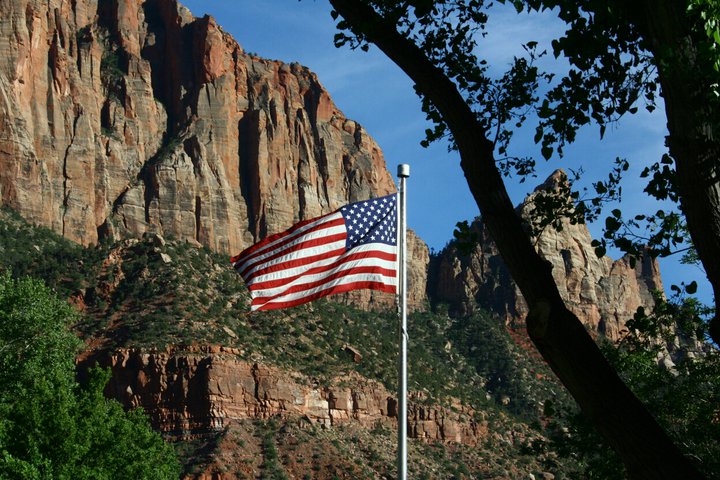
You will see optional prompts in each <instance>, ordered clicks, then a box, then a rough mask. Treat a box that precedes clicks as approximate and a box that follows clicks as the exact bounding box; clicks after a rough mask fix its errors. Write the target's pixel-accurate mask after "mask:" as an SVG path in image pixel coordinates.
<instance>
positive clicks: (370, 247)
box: [248, 243, 397, 286]
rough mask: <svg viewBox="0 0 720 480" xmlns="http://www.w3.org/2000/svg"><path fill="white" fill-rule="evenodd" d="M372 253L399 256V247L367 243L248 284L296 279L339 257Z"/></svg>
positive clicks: (264, 276) (253, 280)
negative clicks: (284, 278)
mask: <svg viewBox="0 0 720 480" xmlns="http://www.w3.org/2000/svg"><path fill="white" fill-rule="evenodd" d="M372 251H380V252H384V253H387V254H390V255H397V247H396V246H394V245H387V244H385V243H367V244H364V245H358V246H357V247H355V248H352V249H350V250H348V251H347V252H345V253H343V254H341V255H339V256H338V257H330V258H326V259H322V260H318V261H317V262H313V263H309V264H307V265H301V266H299V267H294V268H287V269H285V270H279V271H277V272H271V273H266V274H263V275H258V276H257V277H256V278H253V279H252V280H250V283H248V286H250V285H252V284H253V283H255V282H264V281H267V280H276V279H278V278H282V277H294V276H295V275H299V274H301V273H302V272H305V271H307V270H309V269H311V268H315V267H322V266H324V265H329V264H331V263H333V262H336V261H337V260H338V258H339V257H346V256H348V255H351V254H355V253H362V252H372ZM378 260H379V259H378ZM393 263H394V264H397V262H393ZM395 267H396V265H394V266H393V267H392V268H395Z"/></svg>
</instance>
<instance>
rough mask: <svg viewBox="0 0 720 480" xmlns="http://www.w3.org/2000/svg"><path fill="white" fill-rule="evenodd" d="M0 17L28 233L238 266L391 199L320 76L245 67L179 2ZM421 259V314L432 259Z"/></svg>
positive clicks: (9, 140)
mask: <svg viewBox="0 0 720 480" xmlns="http://www.w3.org/2000/svg"><path fill="white" fill-rule="evenodd" d="M0 9H1V11H2V12H4V15H6V16H7V19H6V20H5V21H3V22H0V99H1V100H2V101H1V102H0V202H1V203H2V205H6V206H9V207H11V208H13V209H14V210H16V211H18V212H20V213H21V214H22V215H23V216H24V217H25V218H26V219H28V220H29V221H31V222H33V223H37V224H40V225H43V226H47V227H49V228H51V229H53V230H55V231H56V232H58V233H60V234H62V235H63V236H65V237H67V238H69V239H72V240H74V241H77V242H79V243H81V244H84V245H89V244H94V243H97V242H98V241H100V240H102V239H103V238H115V239H116V238H130V237H136V238H137V237H140V236H142V234H143V233H146V232H150V233H157V234H161V235H166V236H171V237H174V238H178V239H186V240H190V241H193V242H199V243H201V244H203V245H206V246H208V247H210V248H212V249H213V250H216V251H219V252H224V253H227V254H235V253H238V252H239V251H240V250H242V249H243V248H245V247H247V246H249V245H251V244H253V243H255V242H256V241H258V240H260V239H261V238H263V237H265V236H267V235H269V234H272V233H275V232H278V231H282V230H285V229H286V228H288V227H290V226H291V225H292V224H294V223H296V222H298V221H300V220H304V219H307V218H312V217H314V216H317V215H320V214H324V213H328V212H331V211H333V210H335V209H337V208H338V207H340V206H341V205H343V204H346V203H348V202H353V201H358V200H363V199H367V198H372V197H375V196H381V195H386V194H388V193H391V192H393V191H395V184H394V182H393V179H392V177H391V175H390V173H389V172H388V170H387V168H386V166H385V159H384V158H383V154H382V151H381V150H380V148H379V147H378V145H377V144H376V143H375V141H374V140H373V139H372V138H371V137H370V136H369V135H368V134H367V132H366V131H365V130H364V129H363V128H362V126H360V125H359V124H358V123H356V122H354V121H352V120H349V119H347V118H345V116H344V115H343V114H342V112H341V111H340V110H339V109H338V108H337V106H336V105H335V104H334V103H333V101H332V99H331V98H330V96H329V95H328V93H327V91H326V90H325V89H324V88H323V87H322V85H321V84H320V82H319V81H318V78H317V76H316V75H315V74H314V73H312V72H311V71H310V70H308V69H307V68H306V67H303V66H301V65H299V64H296V63H293V64H286V63H283V62H279V61H270V60H265V59H262V58H258V57H256V56H254V55H249V54H246V53H245V52H244V51H243V49H242V47H240V45H238V43H237V42H236V41H235V40H234V39H233V38H232V37H231V36H230V35H228V34H227V33H225V32H224V31H223V30H222V28H221V27H220V26H219V25H218V24H217V23H216V22H215V20H214V19H212V18H211V17H205V18H194V17H193V16H192V14H191V13H190V12H189V11H188V10H187V9H186V8H185V7H183V6H182V5H180V4H179V3H177V2H176V1H174V0H108V1H101V2H99V1H97V0H94V1H93V0H77V1H73V2H65V1H62V0H1V1H0ZM413 245H415V247H416V248H414V249H412V250H411V252H415V256H411V262H412V261H415V263H416V264H417V265H416V267H415V268H412V267H411V272H412V275H411V278H410V282H411V286H412V287H411V288H412V291H413V293H412V294H411V297H412V299H411V302H414V303H412V305H414V306H420V305H421V304H422V301H423V300H424V298H425V273H424V268H425V265H426V264H427V255H428V254H427V247H425V246H424V244H422V242H421V241H416V242H415V243H414V244H413ZM413 299H414V300H413ZM356 301H361V302H366V304H373V305H374V304H378V305H387V304H389V303H391V302H392V299H388V298H382V297H381V296H378V295H377V294H376V295H372V294H365V295H364V296H361V298H360V299H359V300H356Z"/></svg>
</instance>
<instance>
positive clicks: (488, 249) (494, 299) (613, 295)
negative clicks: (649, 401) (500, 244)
mask: <svg viewBox="0 0 720 480" xmlns="http://www.w3.org/2000/svg"><path fill="white" fill-rule="evenodd" d="M560 176H561V172H555V173H554V174H553V175H552V176H551V177H550V178H549V179H548V180H547V181H546V182H545V184H543V185H542V186H541V187H539V188H553V186H554V185H555V184H556V183H557V182H558V181H559V180H560ZM535 195H537V193H535V194H532V195H530V196H528V198H527V199H526V200H525V201H524V202H523V204H522V205H521V206H520V207H519V208H518V210H519V212H520V214H521V215H523V216H527V215H528V213H529V210H530V208H531V206H532V202H533V198H534V197H535ZM562 227H563V228H562V230H561V231H556V230H555V229H553V228H548V229H546V230H545V231H544V232H543V233H542V234H541V235H540V237H539V238H538V239H536V246H537V249H538V251H539V253H540V255H541V256H542V257H543V258H545V259H546V260H547V261H548V262H549V263H550V264H551V265H552V274H553V277H554V279H555V282H556V283H557V285H558V288H559V289H560V294H561V295H562V297H563V299H564V300H565V302H566V304H567V306H568V308H570V310H572V311H573V313H575V314H576V315H577V316H578V317H579V318H580V319H581V320H582V321H583V323H585V325H587V326H588V327H589V328H590V329H591V330H593V331H595V332H598V333H602V334H604V335H606V336H607V337H608V338H610V339H618V338H619V336H620V333H621V331H622V329H623V327H624V325H625V322H627V320H629V319H630V318H632V316H633V314H634V313H635V311H636V310H637V307H639V306H641V305H642V306H645V307H649V306H652V305H653V303H654V302H653V298H652V291H653V290H662V288H663V287H662V280H661V279H660V271H659V267H658V264H657V261H655V260H653V259H650V258H646V259H645V260H644V261H642V262H638V264H637V265H636V266H635V268H634V269H633V268H631V267H630V262H629V259H628V258H625V257H623V258H621V259H619V260H615V261H613V260H612V259H610V258H608V257H607V256H605V257H603V258H597V256H596V255H595V252H594V249H593V247H592V246H591V240H592V239H591V238H590V233H589V232H588V230H587V227H586V226H585V225H571V224H570V222H569V221H567V220H565V221H563V224H562ZM472 228H473V230H474V231H475V232H476V233H477V235H478V239H479V241H478V245H477V246H476V247H475V248H474V250H473V251H472V253H470V254H469V255H459V254H458V252H457V249H456V248H455V247H454V246H451V248H449V249H448V250H447V251H445V252H443V253H442V254H441V256H440V258H439V259H437V261H436V264H435V265H434V267H433V275H434V277H435V279H434V281H433V282H432V285H431V286H430V290H431V296H433V297H434V299H435V300H436V301H440V302H447V303H449V304H450V305H451V309H452V310H453V311H454V312H455V313H458V314H465V313H469V312H471V311H473V309H475V308H477V307H482V308H485V309H489V310H491V311H494V312H497V313H498V314H500V316H501V317H503V318H504V319H505V321H506V323H508V324H514V325H516V326H520V325H521V323H520V322H521V321H522V320H524V318H525V315H526V314H527V311H528V308H527V304H526V303H525V300H524V299H523V297H522V295H521V294H520V291H519V290H518V288H517V286H516V285H515V283H514V282H513V281H512V279H511V278H510V274H509V272H508V271H507V268H506V267H505V265H504V264H503V262H502V259H501V258H500V254H499V252H498V250H497V247H496V246H495V244H494V243H493V241H492V240H491V239H490V237H489V235H488V233H487V231H486V230H485V228H484V227H483V225H482V221H476V222H475V223H474V224H473V226H472Z"/></svg>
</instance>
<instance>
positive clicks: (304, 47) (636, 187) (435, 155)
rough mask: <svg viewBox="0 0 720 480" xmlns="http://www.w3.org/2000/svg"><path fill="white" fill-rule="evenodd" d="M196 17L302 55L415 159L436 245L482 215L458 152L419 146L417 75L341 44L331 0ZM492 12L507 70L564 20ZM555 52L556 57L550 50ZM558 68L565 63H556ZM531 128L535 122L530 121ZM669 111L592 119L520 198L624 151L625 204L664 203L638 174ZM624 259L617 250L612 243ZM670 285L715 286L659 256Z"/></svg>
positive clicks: (528, 140)
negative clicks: (599, 124)
mask: <svg viewBox="0 0 720 480" xmlns="http://www.w3.org/2000/svg"><path fill="white" fill-rule="evenodd" d="M181 3H183V4H184V5H185V6H187V7H188V8H189V9H190V11H191V12H192V13H193V14H194V15H195V16H203V15H205V14H209V15H212V16H213V17H215V19H216V20H217V21H218V23H219V24H220V25H221V26H222V27H223V29H224V30H225V31H227V32H229V33H230V34H232V35H233V36H234V37H235V39H236V40H237V41H238V42H239V43H240V45H242V47H243V48H244V49H245V50H246V51H248V52H253V53H256V54H258V55H260V56H262V57H265V58H270V59H275V60H282V61H285V62H288V63H289V62H299V63H301V64H303V65H305V66H307V67H309V68H310V69H311V70H313V71H314V72H316V73H317V74H318V77H319V79H320V82H321V83H322V84H323V86H324V87H325V88H326V89H327V90H328V91H329V92H330V95H331V96H332V98H333V99H334V101H335V103H336V105H337V106H338V107H339V108H340V109H341V110H342V111H343V113H344V114H345V115H346V116H347V117H348V118H351V119H353V120H355V121H357V122H359V123H360V124H361V125H363V127H364V128H365V129H366V130H367V131H368V133H369V134H370V135H371V136H372V137H373V138H375V140H376V141H377V142H378V144H379V145H380V147H381V148H382V150H383V152H384V154H385V159H386V161H387V164H388V169H389V170H390V171H391V173H393V174H394V173H395V169H396V166H397V164H399V163H409V164H410V166H411V177H410V179H409V180H408V224H409V226H410V228H413V229H414V230H415V231H416V232H417V233H418V234H419V235H420V237H421V238H423V240H425V241H426V242H427V243H428V245H429V246H430V247H431V248H433V249H435V250H440V249H442V247H443V246H444V245H445V244H446V243H447V242H448V240H450V239H451V238H452V232H453V229H454V227H455V223H456V222H457V221H460V220H471V219H473V218H474V217H475V216H477V215H478V213H479V211H478V208H477V206H476V205H475V202H474V200H473V199H472V196H471V195H470V191H469V189H468V187H467V184H466V182H465V179H464V177H463V175H462V171H461V169H460V166H459V158H458V156H457V154H456V153H448V151H447V148H446V146H445V145H442V144H435V145H432V146H431V147H430V148H428V149H425V148H422V147H421V146H420V140H422V139H423V137H424V131H425V128H427V127H428V124H427V122H426V121H425V117H424V114H423V113H422V111H421V109H420V101H419V99H418V98H417V96H416V95H415V93H414V91H413V89H412V82H411V81H410V80H409V79H408V78H407V77H406V76H405V75H404V74H403V73H402V72H401V71H400V69H399V68H397V66H395V64H393V63H392V62H390V61H389V60H388V59H387V58H386V57H385V56H384V55H383V54H382V53H381V52H379V51H378V50H377V49H374V48H371V49H370V51H369V52H367V53H365V52H361V51H351V50H350V49H348V48H342V49H337V48H335V47H334V45H333V36H334V35H335V33H336V29H335V23H334V22H333V20H332V18H331V17H330V6H329V4H328V3H327V1H326V0H303V1H298V0H233V1H231V0H186V1H182V2H181ZM496 10H497V11H496V12H494V13H495V15H491V17H490V18H491V23H490V24H489V26H488V32H489V33H488V36H487V38H485V39H483V41H482V42H481V44H480V47H479V48H480V49H481V52H482V54H483V56H484V58H486V59H487V60H488V61H489V62H490V65H493V66H494V67H493V68H495V66H497V71H499V72H500V71H502V70H504V68H505V67H506V66H507V65H508V63H509V62H510V61H511V60H512V57H513V55H515V54H520V53H521V52H522V50H521V44H522V43H524V42H527V41H530V40H535V41H538V42H540V45H543V44H545V45H548V42H549V41H550V40H551V39H552V38H553V35H554V34H555V33H557V32H559V31H561V30H560V29H561V25H560V24H559V23H558V21H557V19H555V18H554V17H553V15H552V14H551V13H549V12H548V13H545V14H540V15H534V16H528V15H521V16H518V15H517V14H516V13H515V12H514V10H511V9H508V8H503V7H497V8H496ZM549 57H550V58H548V61H550V60H551V59H552V56H549ZM553 68H557V67H556V66H555V67H553ZM528 131H529V130H528ZM664 135H665V118H664V113H663V111H662V110H661V109H658V110H656V111H655V112H654V113H653V114H649V113H647V112H646V111H644V110H643V109H641V110H640V112H639V113H638V114H637V115H634V116H630V117H627V118H625V119H623V120H622V121H621V122H619V123H618V124H617V125H614V126H611V127H608V130H607V132H606V134H605V138H604V139H603V141H602V142H600V138H599V133H598V131H597V129H596V128H592V127H590V128H587V129H585V130H584V131H581V132H580V133H579V135H578V140H577V141H576V143H575V144H573V145H572V146H570V147H568V148H566V154H565V157H564V158H563V159H557V158H553V159H551V160H550V161H549V162H544V161H543V160H538V169H537V170H538V173H537V177H538V178H537V179H536V180H533V179H529V180H528V181H527V182H526V183H524V184H520V183H518V182H515V181H512V180H510V181H509V182H508V189H509V191H510V195H511V197H512V199H513V201H514V202H515V203H516V204H517V203H519V202H520V201H521V200H522V199H523V198H524V196H525V195H526V194H527V193H528V192H529V191H530V190H532V189H533V188H534V187H535V185H536V184H537V183H539V182H541V181H542V180H544V179H545V177H546V176H547V175H549V174H550V173H551V172H552V171H553V170H555V169H556V168H560V167H563V168H573V169H577V168H578V167H579V166H580V165H582V166H583V168H584V170H585V171H586V172H588V173H589V174H590V175H589V176H592V175H593V174H594V175H597V176H598V177H596V178H602V177H605V176H606V175H607V172H608V171H609V168H610V167H609V165H610V164H611V162H612V160H614V159H615V158H616V157H618V156H620V157H624V158H627V159H628V160H630V163H631V170H630V171H629V172H628V174H627V176H626V179H625V181H624V183H623V213H624V214H626V215H628V214H634V213H635V212H640V211H643V210H651V211H653V212H654V211H655V210H656V209H657V208H659V207H658V205H657V203H656V202H654V201H652V200H651V199H650V198H648V197H647V196H646V195H645V194H644V193H642V188H643V185H644V184H643V182H641V180H640V179H639V178H638V175H639V173H640V171H641V170H642V168H643V167H644V166H645V165H648V164H651V163H653V162H655V161H657V160H659V159H660V157H661V156H662V154H663V153H664V151H665V149H664V146H663V145H664ZM513 149H514V150H513V151H514V153H515V154H518V155H533V156H535V157H536V158H540V155H539V153H538V149H537V148H536V146H535V145H534V144H533V142H532V135H531V134H528V135H525V138H523V136H522V135H520V134H519V135H516V137H515V140H514V144H513ZM598 223H600V224H599V225H594V226H593V225H591V226H590V230H591V233H592V235H593V237H599V236H600V228H601V224H602V221H601V222H598ZM610 254H611V256H613V257H614V258H617V257H618V256H619V255H618V254H617V252H610ZM661 271H662V274H663V281H664V284H665V287H666V288H669V286H670V285H671V284H679V283H680V282H681V281H685V282H686V283H687V282H689V281H691V280H697V281H698V283H699V284H700V289H699V292H698V293H699V295H700V298H701V299H703V300H704V301H706V302H707V301H710V300H711V298H712V296H711V290H710V287H709V285H708V284H707V282H706V281H705V276H704V273H703V272H702V271H700V270H698V269H697V268H696V267H693V266H685V265H680V264H679V263H678V262H677V259H675V258H671V259H666V260H663V261H662V262H661Z"/></svg>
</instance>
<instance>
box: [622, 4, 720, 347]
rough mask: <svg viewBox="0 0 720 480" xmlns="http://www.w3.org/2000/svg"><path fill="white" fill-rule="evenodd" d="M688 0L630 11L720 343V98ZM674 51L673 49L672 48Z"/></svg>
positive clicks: (712, 329)
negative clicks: (657, 96) (652, 79)
mask: <svg viewBox="0 0 720 480" xmlns="http://www.w3.org/2000/svg"><path fill="white" fill-rule="evenodd" d="M686 9H687V2H678V1H672V2H656V1H649V0H643V1H640V2H635V3H633V6H632V7H630V8H629V9H628V10H627V17H628V18H627V21H628V22H631V23H633V24H635V25H636V26H637V27H638V29H639V31H640V34H641V35H642V37H643V38H644V39H645V42H646V48H647V49H648V50H650V51H651V52H652V53H653V57H654V58H655V63H656V65H658V76H659V78H660V86H661V90H662V95H663V98H664V100H665V114H666V116H667V120H668V123H667V127H668V131H669V133H670V135H669V136H668V137H667V146H668V148H669V150H670V156H671V157H672V158H673V159H674V160H675V171H676V174H677V185H676V187H677V191H678V193H679V196H680V206H681V208H682V211H683V214H684V215H685V219H686V221H687V226H688V230H689V232H690V236H691V238H692V242H693V245H694V246H695V248H696V250H697V253H698V256H699V257H700V260H701V262H702V264H703V267H704V268H705V273H706V274H707V278H708V280H709V281H710V284H711V285H712V287H713V293H714V295H715V316H714V318H713V319H712V321H711V323H710V336H711V337H712V339H713V341H714V342H715V343H716V344H718V345H720V318H719V316H718V306H717V302H718V299H720V142H719V140H720V139H718V138H717V135H718V134H720V132H718V128H719V125H718V121H719V120H720V119H718V118H717V115H718V110H719V109H720V102H718V101H717V99H714V98H713V94H712V93H711V92H712V89H713V87H712V85H711V84H712V83H713V79H712V78H711V77H710V76H709V75H707V74H706V73H704V72H707V71H712V65H709V64H708V65H705V64H702V62H703V61H704V60H705V61H709V59H708V58H705V59H703V58H702V57H701V56H700V54H699V52H698V48H697V44H696V42H698V41H707V38H705V39H703V38H699V37H698V36H701V35H705V33H704V32H700V33H694V32H693V31H692V29H691V25H690V24H689V19H688V17H687V14H686ZM668 52H670V53H668Z"/></svg>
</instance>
